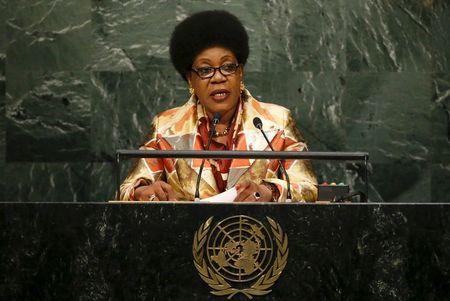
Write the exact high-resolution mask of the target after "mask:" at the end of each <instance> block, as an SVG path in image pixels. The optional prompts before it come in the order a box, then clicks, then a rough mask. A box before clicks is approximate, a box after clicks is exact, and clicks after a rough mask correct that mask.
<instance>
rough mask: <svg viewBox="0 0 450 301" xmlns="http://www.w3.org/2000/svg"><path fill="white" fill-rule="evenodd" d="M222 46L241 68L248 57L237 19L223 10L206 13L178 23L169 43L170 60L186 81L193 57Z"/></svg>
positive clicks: (247, 48)
mask: <svg viewBox="0 0 450 301" xmlns="http://www.w3.org/2000/svg"><path fill="white" fill-rule="evenodd" d="M213 46H222V47H224V48H227V49H229V50H230V51H232V52H233V53H234V55H235V56H236V58H237V60H238V63H239V64H242V65H244V64H245V63H246V61H247V58H248V54H249V47H248V35H247V32H246V31H245V28H244V26H243V25H242V23H241V21H239V19H238V18H237V17H236V16H234V15H232V14H230V13H229V12H227V11H223V10H207V11H201V12H198V13H195V14H193V15H191V16H189V17H187V18H186V19H184V20H183V21H182V22H181V23H179V24H178V25H177V26H176V27H175V29H174V31H173V33H172V37H171V39H170V59H171V60H172V63H173V65H174V67H175V69H177V71H178V72H179V73H180V75H181V76H182V77H183V78H184V79H185V80H187V78H186V75H187V72H188V71H189V70H190V69H191V68H192V63H193V62H194V59H195V57H196V56H197V55H198V54H199V53H200V52H202V51H203V50H204V49H206V48H208V47H213Z"/></svg>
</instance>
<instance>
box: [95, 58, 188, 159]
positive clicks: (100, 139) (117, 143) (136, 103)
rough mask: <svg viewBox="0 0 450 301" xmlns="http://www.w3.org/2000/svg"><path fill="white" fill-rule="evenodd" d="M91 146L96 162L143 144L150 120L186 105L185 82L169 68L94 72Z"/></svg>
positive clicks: (149, 126)
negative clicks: (119, 151) (122, 149)
mask: <svg viewBox="0 0 450 301" xmlns="http://www.w3.org/2000/svg"><path fill="white" fill-rule="evenodd" d="M92 80H93V83H94V86H95V91H94V96H93V105H92V123H91V128H92V131H91V144H92V151H93V153H94V156H95V158H96V160H99V161H111V160H113V159H114V156H115V150H116V149H119V148H137V147H138V146H139V145H142V143H143V142H144V141H145V139H146V136H147V134H148V133H149V131H150V129H151V121H152V119H153V117H154V116H155V115H156V114H158V113H160V112H162V111H164V110H166V109H169V108H172V107H175V106H179V105H181V104H183V103H185V102H186V101H187V99H188V97H189V95H188V90H187V85H186V83H185V82H184V80H182V79H181V77H180V76H179V75H178V74H177V73H176V72H175V70H173V68H171V67H170V66H169V65H167V66H161V67H159V68H152V69H149V70H148V71H142V72H140V71H139V72H123V73H118V72H95V73H94V75H93V79H92Z"/></svg>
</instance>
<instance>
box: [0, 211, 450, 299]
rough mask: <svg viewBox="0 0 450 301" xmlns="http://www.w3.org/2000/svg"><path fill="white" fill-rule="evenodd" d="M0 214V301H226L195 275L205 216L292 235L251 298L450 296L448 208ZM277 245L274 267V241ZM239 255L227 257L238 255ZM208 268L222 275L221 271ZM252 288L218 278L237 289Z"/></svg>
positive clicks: (213, 224)
mask: <svg viewBox="0 0 450 301" xmlns="http://www.w3.org/2000/svg"><path fill="white" fill-rule="evenodd" d="M0 213H1V214H0V226H1V234H0V237H1V247H0V257H1V265H0V277H1V281H0V283H1V285H0V296H1V299H2V300H74V299H76V300H227V297H229V296H230V294H224V296H216V295H214V294H212V293H211V291H214V289H212V288H211V286H210V285H209V284H208V283H207V282H205V279H202V277H201V276H200V273H199V270H198V269H197V268H196V265H195V258H194V257H195V256H194V255H193V254H194V253H195V251H198V250H199V248H200V247H204V248H205V249H204V254H206V253H207V252H208V250H207V248H209V247H210V246H209V245H208V244H207V241H206V240H205V243H203V244H201V243H198V241H197V244H196V245H195V244H194V242H195V238H196V235H197V236H198V235H200V234H202V233H201V232H202V230H200V231H199V229H202V227H203V230H205V225H206V224H205V222H207V221H208V220H210V219H211V218H212V220H211V221H210V226H209V228H208V227H206V229H208V231H209V233H213V230H214V229H213V228H214V227H215V225H217V223H218V222H223V224H221V225H222V226H223V227H224V228H226V220H227V219H228V220H229V219H230V218H235V221H236V220H239V218H238V217H242V216H244V217H245V218H247V220H242V221H245V222H248V221H256V222H260V223H261V224H262V225H264V226H265V227H266V230H267V231H268V232H264V233H266V234H264V233H262V234H261V235H262V236H260V235H259V234H258V237H260V239H261V240H263V237H264V239H265V238H267V234H268V233H269V234H270V233H271V232H272V228H271V224H270V222H269V220H268V218H270V219H271V220H272V221H274V222H275V223H276V224H277V225H279V229H281V230H282V237H287V249H288V256H287V259H286V264H285V267H284V268H283V269H282V271H281V274H280V275H279V277H278V278H277V279H276V281H274V282H273V284H272V285H271V286H270V287H268V288H267V290H270V292H269V293H267V294H264V295H261V296H258V295H254V294H250V295H251V297H252V298H253V299H254V300H448V299H449V296H450V293H449V292H450V205H445V204H374V203H366V204H328V205H320V204H299V203H291V204H270V203H268V204H198V203H188V202H177V203H134V202H130V203H125V204H123V203H122V204H111V203H109V204H108V203H1V204H0ZM236 218H237V219H236ZM219 228H220V227H219ZM219 228H218V229H219ZM247 229H249V228H247ZM259 229H260V230H261V232H263V229H262V228H259ZM219 230H220V229H219ZM254 230H255V232H257V230H256V228H255V229H254ZM219 232H220V231H219ZM209 233H208V235H209ZM230 233H232V232H230ZM272 234H273V233H272ZM211 235H212V234H211ZM230 235H231V236H234V237H236V235H237V234H236V233H235V234H230ZM223 236H224V235H222V238H220V239H216V241H217V244H216V245H217V246H219V247H220V246H223V245H224V244H223V243H222V244H221V242H220V240H222V241H223V242H224V241H226V240H227V239H224V238H223ZM219 237H220V236H219ZM197 238H198V237H197ZM247 238H248V236H247ZM252 239H253V238H252ZM247 240H248V239H247ZM228 241H230V240H228ZM272 243H273V247H274V251H273V253H272V254H273V258H274V260H279V262H278V267H280V262H281V264H282V261H283V260H284V259H283V258H281V259H279V258H278V253H277V251H276V249H277V247H280V246H279V245H277V239H276V238H275V237H272ZM283 243H284V242H283ZM268 245H269V244H268V243H266V244H265V245H264V246H265V247H264V246H263V244H262V243H261V245H260V246H259V248H260V251H261V250H262V249H263V247H264V248H265V250H268V247H267V246H268ZM234 247H235V248H234V249H232V248H231V249H227V251H226V252H228V253H227V254H228V255H227V256H229V257H230V256H231V257H232V256H234V255H236V254H238V255H239V254H242V250H241V251H239V250H237V249H238V248H237V247H236V246H234ZM266 247H267V248H266ZM283 248H284V247H283V246H281V249H283ZM287 249H286V248H284V249H283V250H284V252H285V253H286V250H287ZM230 250H231V251H230ZM236 250H237V251H236ZM253 250H255V249H253ZM233 252H234V253H233ZM285 253H283V254H285ZM215 254H216V255H217V254H218V253H215ZM236 256H237V255H236ZM236 258H238V257H236ZM236 258H235V259H236ZM217 262H218V261H217ZM273 262H274V261H273V260H272V261H269V264H268V267H269V270H270V268H272V267H273V265H274V263H273ZM207 264H208V265H209V266H210V270H211V271H213V272H214V273H215V274H217V275H220V270H221V269H223V268H217V265H216V266H215V267H214V262H213V261H211V262H209V263H208V262H207ZM234 264H236V260H235V261H234ZM222 265H226V264H222ZM250 269H251V267H250ZM217 271H218V272H217ZM266 271H267V270H266ZM272 271H273V268H272ZM258 273H259V272H258ZM264 273H266V272H261V273H260V275H264ZM210 277H212V276H210ZM224 279H225V278H224ZM258 279H259V276H258V277H256V278H254V280H251V281H249V282H248V283H241V286H239V283H238V284H235V283H234V282H232V281H230V280H226V279H225V280H226V281H227V283H229V284H230V285H231V287H233V288H240V289H243V288H245V287H247V286H249V285H252V284H254V283H255V281H257V280H258ZM215 291H220V287H218V289H216V290H215ZM231 299H232V300H249V297H248V296H246V295H245V294H243V293H237V294H235V295H233V296H232V298H231Z"/></svg>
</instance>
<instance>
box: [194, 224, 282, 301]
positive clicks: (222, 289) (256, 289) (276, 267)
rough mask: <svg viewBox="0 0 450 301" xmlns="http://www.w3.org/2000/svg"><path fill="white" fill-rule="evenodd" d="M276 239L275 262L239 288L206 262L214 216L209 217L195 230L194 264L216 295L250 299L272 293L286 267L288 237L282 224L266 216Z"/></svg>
mask: <svg viewBox="0 0 450 301" xmlns="http://www.w3.org/2000/svg"><path fill="white" fill-rule="evenodd" d="M266 218H267V220H268V222H269V224H270V227H271V230H272V233H273V235H274V236H275V241H276V244H277V256H276V258H275V260H274V262H273V265H272V266H271V267H270V268H269V269H268V271H267V273H266V274H263V275H261V277H259V278H258V279H257V280H256V281H255V282H254V283H253V284H251V286H250V287H248V288H243V289H238V288H234V287H232V286H231V285H230V284H229V283H228V282H227V281H226V280H225V279H224V278H223V277H222V276H220V275H219V274H217V273H215V272H214V271H213V270H212V269H211V268H210V267H209V266H208V265H207V263H206V260H205V258H204V245H205V243H206V240H207V234H208V231H209V228H210V226H211V223H212V220H213V217H210V218H208V220H207V221H206V222H204V223H203V224H201V226H200V228H199V229H198V230H197V231H196V232H195V235H194V242H193V244H192V254H193V257H194V265H195V268H196V269H197V271H198V272H199V274H200V277H201V278H202V279H203V281H205V282H206V283H207V284H208V285H209V286H210V287H211V288H212V289H213V290H212V291H211V293H212V294H214V295H216V296H227V295H228V299H231V298H232V297H233V296H234V295H236V294H238V293H242V294H244V295H245V296H247V297H248V298H249V299H252V298H253V296H263V295H266V294H268V293H270V292H271V291H272V290H270V287H272V285H273V284H274V283H275V281H277V280H278V278H279V277H280V275H281V273H282V272H283V270H284V268H285V267H286V263H287V258H288V254H289V249H288V238H287V235H286V233H283V230H282V229H281V227H280V225H279V224H278V223H277V222H275V221H274V220H273V219H271V218H270V217H266Z"/></svg>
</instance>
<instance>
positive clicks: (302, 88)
mask: <svg viewBox="0 0 450 301" xmlns="http://www.w3.org/2000/svg"><path fill="white" fill-rule="evenodd" d="M245 83H246V85H247V86H248V88H249V90H250V92H251V93H252V94H253V96H254V97H256V98H257V99H259V100H261V101H264V102H271V103H276V104H280V105H282V106H285V107H287V108H289V109H290V110H291V113H292V116H293V118H294V120H296V122H297V127H298V128H299V129H300V131H301V132H302V134H303V135H304V137H305V139H306V141H307V142H308V145H309V149H310V150H311V151H338V150H340V151H342V150H345V131H344V130H343V126H344V124H343V122H342V101H343V100H342V95H343V93H344V89H345V79H344V78H343V77H342V76H340V75H338V74H335V73H312V72H279V73H273V74H271V75H270V76H268V75H267V73H263V72H249V73H247V74H246V75H245Z"/></svg>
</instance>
